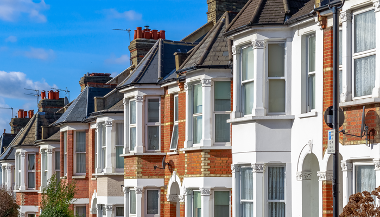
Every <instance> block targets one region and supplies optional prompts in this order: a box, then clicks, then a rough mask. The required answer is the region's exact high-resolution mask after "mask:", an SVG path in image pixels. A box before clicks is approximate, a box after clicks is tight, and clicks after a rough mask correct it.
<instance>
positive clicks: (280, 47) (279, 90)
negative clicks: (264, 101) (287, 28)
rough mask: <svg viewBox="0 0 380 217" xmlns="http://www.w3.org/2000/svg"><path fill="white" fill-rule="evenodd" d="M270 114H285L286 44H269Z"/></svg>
mask: <svg viewBox="0 0 380 217" xmlns="http://www.w3.org/2000/svg"><path fill="white" fill-rule="evenodd" d="M267 57H268V58H267V59H268V62H267V63H268V80H269V93H268V112H269V113H284V112H285V93H286V89H285V44H284V43H279V44H268V56H267Z"/></svg>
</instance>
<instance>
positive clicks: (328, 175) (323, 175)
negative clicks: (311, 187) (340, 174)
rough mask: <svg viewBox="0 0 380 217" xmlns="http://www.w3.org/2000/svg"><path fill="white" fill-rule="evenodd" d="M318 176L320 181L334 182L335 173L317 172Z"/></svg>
mask: <svg viewBox="0 0 380 217" xmlns="http://www.w3.org/2000/svg"><path fill="white" fill-rule="evenodd" d="M317 176H318V177H319V179H318V181H332V179H333V173H332V172H321V171H319V172H317Z"/></svg>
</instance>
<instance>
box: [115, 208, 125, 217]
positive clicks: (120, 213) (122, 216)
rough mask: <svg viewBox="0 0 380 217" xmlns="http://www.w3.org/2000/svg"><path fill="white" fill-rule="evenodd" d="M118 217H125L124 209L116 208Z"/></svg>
mask: <svg viewBox="0 0 380 217" xmlns="http://www.w3.org/2000/svg"><path fill="white" fill-rule="evenodd" d="M116 217H124V207H120V206H118V207H116Z"/></svg>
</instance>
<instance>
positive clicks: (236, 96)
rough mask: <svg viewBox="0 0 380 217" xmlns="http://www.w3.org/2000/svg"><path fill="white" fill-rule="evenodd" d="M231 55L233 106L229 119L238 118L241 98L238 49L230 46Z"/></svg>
mask: <svg viewBox="0 0 380 217" xmlns="http://www.w3.org/2000/svg"><path fill="white" fill-rule="evenodd" d="M232 55H233V72H234V73H233V105H232V112H231V118H240V117H241V116H242V114H241V107H240V98H241V88H240V86H241V84H240V81H241V78H240V74H241V73H240V66H241V65H240V59H241V55H240V48H239V47H236V46H232Z"/></svg>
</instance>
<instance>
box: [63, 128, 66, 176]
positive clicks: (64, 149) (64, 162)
mask: <svg viewBox="0 0 380 217" xmlns="http://www.w3.org/2000/svg"><path fill="white" fill-rule="evenodd" d="M65 141H66V142H65ZM63 174H64V176H66V177H67V131H65V132H63Z"/></svg>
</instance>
